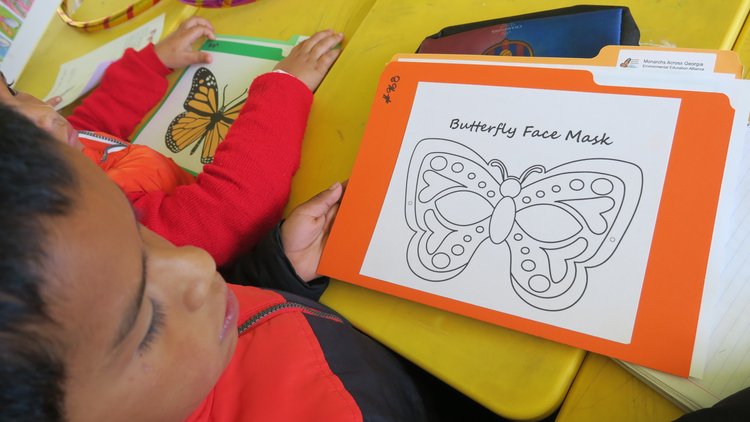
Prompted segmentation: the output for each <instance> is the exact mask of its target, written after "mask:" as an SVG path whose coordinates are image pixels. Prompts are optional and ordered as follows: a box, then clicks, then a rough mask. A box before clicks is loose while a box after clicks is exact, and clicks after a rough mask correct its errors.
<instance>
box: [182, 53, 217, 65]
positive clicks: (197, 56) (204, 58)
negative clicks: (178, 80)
mask: <svg viewBox="0 0 750 422" xmlns="http://www.w3.org/2000/svg"><path fill="white" fill-rule="evenodd" d="M186 54H187V60H188V61H189V62H190V64H195V63H211V61H212V57H211V54H210V53H207V52H205V51H190V52H188V53H186Z"/></svg>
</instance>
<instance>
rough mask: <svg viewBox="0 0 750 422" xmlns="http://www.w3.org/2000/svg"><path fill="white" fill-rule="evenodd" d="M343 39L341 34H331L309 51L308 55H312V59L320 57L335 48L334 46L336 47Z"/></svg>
mask: <svg viewBox="0 0 750 422" xmlns="http://www.w3.org/2000/svg"><path fill="white" fill-rule="evenodd" d="M343 39H344V35H343V34H331V35H330V36H328V37H325V38H323V39H321V40H320V41H318V43H317V44H316V45H315V46H313V48H312V49H311V50H310V53H311V54H312V55H313V58H318V57H321V56H322V55H324V54H326V53H328V52H329V51H331V49H333V48H334V47H336V45H338V43H340V42H341V40H343Z"/></svg>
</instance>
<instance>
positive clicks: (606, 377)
mask: <svg viewBox="0 0 750 422" xmlns="http://www.w3.org/2000/svg"><path fill="white" fill-rule="evenodd" d="M682 414H683V412H682V410H680V409H679V408H678V407H677V406H675V405H674V404H672V402H670V401H669V400H667V399H666V398H664V397H662V396H661V395H659V393H657V392H656V391H654V390H653V389H651V388H650V387H649V386H647V385H646V384H644V383H642V382H641V381H640V380H639V379H637V378H636V377H634V376H633V375H631V374H630V373H629V372H628V371H627V370H625V369H624V368H623V367H622V366H620V365H618V364H617V363H615V362H614V361H613V360H612V359H610V358H607V357H604V356H601V355H597V354H594V353H589V354H588V355H587V356H586V359H585V360H584V361H583V365H581V369H580V370H579V371H578V375H576V379H575V381H574V382H573V386H572V387H571V388H570V392H569V393H568V396H567V397H566V399H565V402H564V403H563V405H562V408H561V409H560V413H558V415H557V422H566V421H570V422H587V421H592V422H594V421H596V422H598V421H603V420H606V421H608V422H631V421H632V422H636V421H653V422H661V421H672V420H674V419H676V418H678V417H680V416H681V415H682Z"/></svg>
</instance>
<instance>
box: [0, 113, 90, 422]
mask: <svg viewBox="0 0 750 422" xmlns="http://www.w3.org/2000/svg"><path fill="white" fill-rule="evenodd" d="M62 148H65V146H64V145H62V144H61V143H60V142H57V141H55V140H53V139H52V137H51V136H50V135H49V134H47V133H46V132H45V131H43V130H42V129H40V128H38V127H37V126H36V125H35V124H33V123H32V122H31V121H29V120H28V119H26V118H25V117H23V116H22V115H20V114H19V113H17V112H16V111H14V110H13V109H11V108H9V107H8V106H4V105H2V104H0V201H1V205H0V419H2V420H14V421H21V420H35V421H38V420H45V421H46V420H52V421H54V420H62V419H63V418H64V410H63V397H64V394H63V384H64V377H65V370H64V365H63V363H62V356H61V355H62V352H61V347H59V345H57V344H56V343H55V342H54V341H53V340H51V339H49V338H48V337H49V333H50V332H51V331H52V330H54V329H55V327H57V328H58V329H59V325H58V324H57V323H56V322H55V321H53V319H52V318H51V317H50V315H49V313H48V310H47V304H46V303H45V300H44V295H43V290H44V287H45V284H46V282H45V280H46V278H45V270H44V265H45V262H46V261H47V255H46V253H45V245H46V243H47V242H45V240H46V238H47V237H48V233H47V228H48V227H49V222H50V221H51V219H52V218H54V217H61V216H65V215H68V214H69V213H70V212H71V210H72V205H73V202H74V201H73V195H74V194H75V193H76V192H77V189H78V188H77V182H76V180H77V179H76V176H75V172H74V170H73V168H72V167H71V166H70V165H69V164H68V162H67V161H66V160H65V159H64V157H63V154H62V151H63V150H62ZM44 333H47V334H48V335H47V336H45V335H44Z"/></svg>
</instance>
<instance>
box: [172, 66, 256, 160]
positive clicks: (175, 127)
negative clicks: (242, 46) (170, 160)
mask: <svg viewBox="0 0 750 422" xmlns="http://www.w3.org/2000/svg"><path fill="white" fill-rule="evenodd" d="M226 90H227V86H226V85H225V86H224V88H223V90H222V92H221V101H220V98H219V86H218V84H217V83H216V77H215V76H214V74H213V73H212V72H211V71H210V70H208V69H206V68H205V67H200V68H198V70H196V71H195V74H194V75H193V82H192V84H191V86H190V92H189V93H188V96H187V99H186V100H185V103H184V104H183V107H184V108H185V111H184V112H182V113H180V114H178V115H177V117H175V118H174V119H173V120H172V123H170V124H169V127H168V128H167V133H166V135H165V143H166V145H167V148H169V150H170V151H172V152H174V153H179V152H180V151H182V150H184V149H185V148H186V147H188V146H189V145H192V144H195V145H194V146H193V148H192V149H191V150H190V155H193V154H194V153H195V151H197V150H198V147H199V146H200V145H201V144H203V150H202V151H201V163H203V164H209V163H211V162H212V161H213V159H214V154H215V153H216V148H217V147H218V146H219V143H221V141H223V140H224V137H226V135H227V132H228V131H229V127H230V126H231V125H232V123H233V122H234V120H235V119H236V118H237V116H238V115H239V114H240V110H242V105H243V104H245V100H246V99H247V98H246V97H244V96H245V94H246V93H247V89H246V90H244V91H243V92H242V94H240V95H239V96H237V97H236V98H234V99H233V100H231V101H229V102H228V103H225V100H226ZM220 104H221V105H220Z"/></svg>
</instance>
